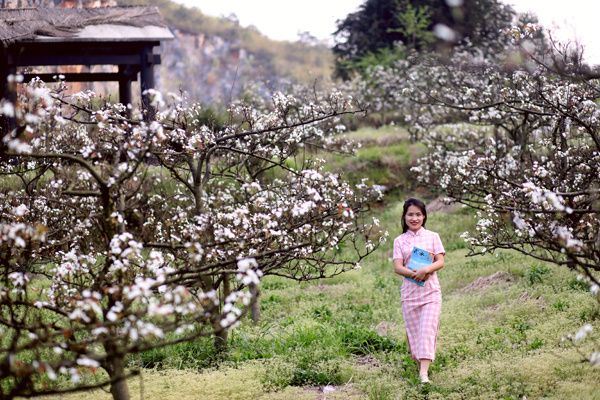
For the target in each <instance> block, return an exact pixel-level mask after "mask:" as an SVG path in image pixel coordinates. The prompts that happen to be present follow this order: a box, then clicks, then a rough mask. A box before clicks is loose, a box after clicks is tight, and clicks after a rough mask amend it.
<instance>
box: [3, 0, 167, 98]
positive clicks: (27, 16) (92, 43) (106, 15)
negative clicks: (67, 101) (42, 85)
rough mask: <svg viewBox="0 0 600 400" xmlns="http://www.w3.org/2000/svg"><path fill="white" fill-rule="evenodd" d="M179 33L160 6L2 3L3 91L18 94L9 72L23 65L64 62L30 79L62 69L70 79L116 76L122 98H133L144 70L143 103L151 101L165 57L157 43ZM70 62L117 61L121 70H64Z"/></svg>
mask: <svg viewBox="0 0 600 400" xmlns="http://www.w3.org/2000/svg"><path fill="white" fill-rule="evenodd" d="M173 38H174V36H173V34H172V33H171V31H170V30H169V28H168V27H167V26H166V24H165V22H164V20H163V19H162V17H161V15H160V14H159V12H158V9H157V8H156V7H105V8H79V9H64V8H22V9H0V44H1V46H0V94H1V95H2V97H4V98H9V99H10V98H13V97H14V87H13V85H11V84H9V83H8V82H7V78H8V77H9V76H10V75H11V74H12V75H14V74H16V72H17V68H19V67H31V66H58V67H59V68H58V72H56V73H39V74H24V79H25V81H28V80H30V79H31V78H33V77H34V76H39V77H40V79H42V80H44V81H48V82H50V81H53V80H55V79H56V78H55V77H56V76H57V75H58V74H60V75H63V76H64V79H65V81H68V82H101V81H105V82H106V81H115V82H118V83H119V101H120V102H121V103H123V104H130V103H131V101H132V92H131V83H132V82H133V81H137V76H138V74H139V75H140V86H141V91H142V105H143V106H144V107H148V105H149V103H148V98H147V96H146V95H144V91H145V90H146V89H150V88H153V87H154V84H155V82H154V71H153V69H154V66H155V65H157V64H160V62H161V59H160V54H158V53H157V52H156V51H155V49H156V48H157V47H158V46H159V45H160V42H161V41H163V40H172V39H173ZM66 65H87V66H94V65H113V66H117V72H79V73H62V72H60V66H66ZM61 78H62V77H61Z"/></svg>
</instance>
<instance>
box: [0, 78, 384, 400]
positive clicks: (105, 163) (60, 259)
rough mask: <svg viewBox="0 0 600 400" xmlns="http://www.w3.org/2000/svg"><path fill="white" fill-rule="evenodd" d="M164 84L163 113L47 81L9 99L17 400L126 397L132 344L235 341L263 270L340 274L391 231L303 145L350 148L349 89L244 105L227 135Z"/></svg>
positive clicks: (3, 373) (5, 302)
mask: <svg viewBox="0 0 600 400" xmlns="http://www.w3.org/2000/svg"><path fill="white" fill-rule="evenodd" d="M152 95H153V98H154V102H153V105H154V107H155V108H156V109H157V110H158V112H157V113H156V118H155V119H154V120H152V121H151V122H144V121H143V119H142V118H141V115H137V116H134V117H133V118H132V119H127V118H125V117H123V115H124V114H125V107H124V106H122V105H120V104H106V105H104V106H102V107H100V108H97V109H95V110H94V111H93V110H92V107H91V104H92V102H93V101H96V102H98V100H97V99H95V98H94V95H93V94H92V93H78V94H76V95H73V96H65V95H62V94H61V88H59V89H58V90H57V91H52V90H49V89H48V88H47V87H46V85H45V84H44V83H43V82H41V81H33V82H31V83H30V84H28V85H27V86H26V90H25V92H24V93H23V94H21V96H20V98H19V99H18V101H17V103H16V104H12V103H9V102H3V103H2V105H1V112H2V114H3V115H4V116H5V117H9V118H13V119H14V120H15V121H16V123H15V124H14V126H16V129H14V130H12V131H10V132H4V134H3V140H2V143H1V148H0V151H1V167H0V171H1V174H2V176H1V178H0V179H2V189H1V190H0V196H1V199H2V201H0V215H1V220H0V248H1V252H0V268H1V269H0V271H1V273H0V279H1V283H0V329H1V330H2V339H1V340H0V347H1V349H2V353H1V354H2V355H1V356H0V383H1V384H0V390H2V396H3V397H5V398H14V397H16V396H33V395H37V394H44V393H46V394H47V393H54V392H58V391H70V390H83V389H87V388H91V387H99V386H103V385H106V384H110V387H111V393H112V395H113V397H114V398H115V399H127V398H129V393H128V389H127V383H126V378H127V377H128V376H130V375H132V374H135V373H136V371H131V370H128V369H127V356H128V355H129V354H133V353H138V352H142V351H145V350H149V349H152V348H156V347H161V346H166V345H169V344H173V343H177V342H182V341H189V340H193V339H195V338H197V337H199V336H203V335H214V336H215V337H216V338H217V344H222V343H223V341H224V340H225V339H226V332H227V330H228V329H229V328H231V327H232V326H234V325H235V324H237V323H238V322H239V320H240V318H241V316H242V315H243V314H244V313H245V311H246V310H247V307H248V306H249V305H250V304H251V303H252V302H253V301H254V298H255V296H253V294H252V293H256V287H257V286H258V285H259V282H260V278H261V277H262V276H265V275H278V276H284V277H288V278H291V279H296V280H308V279H314V278H321V277H327V276H333V275H336V274H339V273H342V272H344V271H346V270H348V269H351V268H354V267H355V266H356V265H357V264H358V263H359V262H360V260H361V259H362V258H364V257H365V256H366V255H368V254H369V253H370V252H372V251H373V250H374V249H375V247H376V246H377V245H378V243H379V240H380V238H381V237H382V234H381V233H380V231H379V228H377V227H376V226H375V224H374V223H373V222H369V221H367V220H366V219H365V218H366V217H365V213H366V211H368V202H370V201H371V200H373V199H375V198H377V197H378V196H379V193H377V192H375V191H373V190H372V189H370V188H369V187H367V186H366V185H358V186H357V187H351V186H350V185H348V184H347V183H345V182H344V181H343V180H341V179H340V178H339V177H338V176H337V175H335V174H332V173H327V172H325V171H324V170H323V168H322V162H321V161H319V160H315V159H311V157H310V156H309V155H308V153H307V152H306V146H308V145H311V146H320V147H324V148H336V147H339V146H341V144H340V143H338V142H336V141H335V140H333V138H332V135H331V133H332V132H335V129H336V128H335V127H336V124H337V119H338V118H339V116H341V115H343V114H346V113H351V112H353V110H352V109H351V105H350V103H349V101H348V99H346V98H344V97H343V96H342V95H341V94H340V93H333V94H331V95H329V96H326V97H317V96H316V95H315V96H314V97H313V98H312V99H309V100H305V101H300V100H297V99H296V98H293V97H291V96H285V95H283V94H281V93H278V94H276V95H275V96H274V97H273V99H272V102H271V103H270V104H266V103H265V104H263V105H259V106H254V107H251V106H249V105H247V104H243V103H235V104H232V106H231V109H230V117H231V120H230V123H229V124H228V125H227V126H226V127H225V128H223V129H219V130H217V129H211V128H209V127H208V126H206V125H204V124H203V123H202V121H201V119H199V118H198V112H199V107H198V106H195V105H192V106H183V105H182V103H181V102H179V101H175V100H173V101H171V100H169V102H170V103H169V104H165V101H164V100H163V98H162V96H161V95H160V93H157V92H153V93H152ZM342 244H343V245H344V247H345V248H346V249H348V248H349V249H351V250H352V251H345V252H343V253H340V251H339V250H338V248H339V246H341V245H342ZM101 370H103V371H105V373H100V372H97V371H101ZM56 381H58V382H59V384H57V383H56ZM63 381H64V382H63ZM60 382H62V383H60ZM67 382H69V383H67Z"/></svg>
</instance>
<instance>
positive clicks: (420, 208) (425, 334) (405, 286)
mask: <svg viewBox="0 0 600 400" xmlns="http://www.w3.org/2000/svg"><path fill="white" fill-rule="evenodd" d="M426 222H427V210H426V209H425V204H424V203H423V202H422V201H420V200H417V199H412V198H411V199H408V200H406V202H405V203H404V211H403V213H402V232H403V233H402V234H401V235H400V236H398V237H397V238H396V239H395V240H394V270H395V272H396V273H397V274H399V275H402V276H404V277H405V278H412V281H411V280H409V279H404V282H403V283H402V288H401V289H400V291H401V300H402V315H403V316H404V322H405V325H406V335H407V337H408V346H409V348H410V353H411V356H412V358H413V359H415V360H417V362H418V364H419V377H420V378H421V382H422V383H429V365H430V364H431V362H432V361H433V360H434V358H435V346H436V338H437V332H438V325H439V320H440V311H441V308H442V291H441V288H440V282H439V281H438V277H437V274H436V271H438V270H440V269H441V268H442V267H443V266H444V255H445V254H446V252H445V250H444V246H443V245H442V241H441V240H440V236H439V235H438V234H437V233H435V232H432V231H429V230H427V229H425V223H426ZM414 247H418V248H421V249H423V250H426V251H428V252H429V253H430V254H431V255H432V257H433V262H432V263H431V264H430V265H427V266H425V267H423V268H420V269H418V270H416V271H415V270H412V269H409V268H407V265H408V263H409V260H410V256H411V252H412V250H413V248H414ZM421 285H422V286H421Z"/></svg>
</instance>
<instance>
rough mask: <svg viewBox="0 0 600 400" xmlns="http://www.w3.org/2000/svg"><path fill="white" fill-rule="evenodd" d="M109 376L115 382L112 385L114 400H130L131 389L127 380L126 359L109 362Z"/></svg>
mask: <svg viewBox="0 0 600 400" xmlns="http://www.w3.org/2000/svg"><path fill="white" fill-rule="evenodd" d="M109 362H110V364H109V368H107V372H108V375H109V376H110V378H111V380H113V382H112V383H111V384H110V393H111V394H112V396H113V399H114V400H129V398H130V397H129V388H128V387H127V380H126V379H125V359H124V358H122V357H121V358H114V359H112V360H111V361H109Z"/></svg>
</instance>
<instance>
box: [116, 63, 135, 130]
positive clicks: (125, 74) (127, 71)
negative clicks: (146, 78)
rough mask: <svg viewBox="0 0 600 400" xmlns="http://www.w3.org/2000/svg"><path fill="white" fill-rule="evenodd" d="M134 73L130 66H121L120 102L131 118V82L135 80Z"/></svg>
mask: <svg viewBox="0 0 600 400" xmlns="http://www.w3.org/2000/svg"><path fill="white" fill-rule="evenodd" d="M132 75H133V71H132V70H131V67H130V66H128V65H119V102H120V103H122V104H123V105H125V106H126V107H127V111H126V112H125V115H126V116H127V118H131V108H129V107H130V105H131V104H132V99H131V81H132V80H133V76H132Z"/></svg>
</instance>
